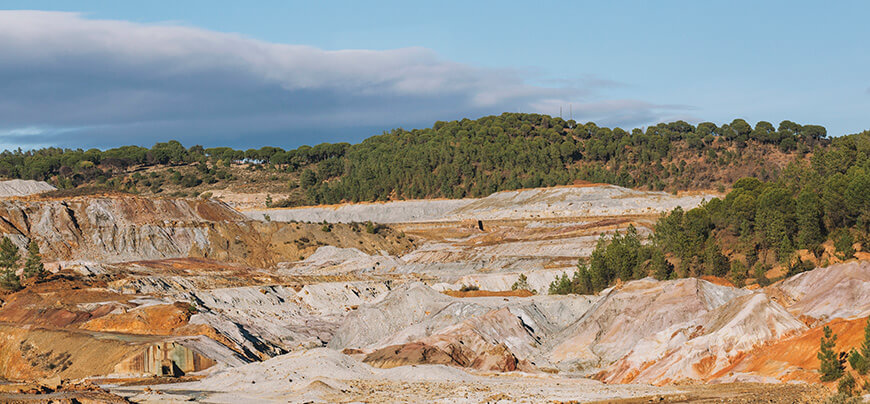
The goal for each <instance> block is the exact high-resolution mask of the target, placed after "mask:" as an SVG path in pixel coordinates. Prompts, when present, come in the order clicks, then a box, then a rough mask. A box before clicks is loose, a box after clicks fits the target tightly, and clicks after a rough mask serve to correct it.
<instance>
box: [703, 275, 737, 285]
mask: <svg viewBox="0 0 870 404" xmlns="http://www.w3.org/2000/svg"><path fill="white" fill-rule="evenodd" d="M701 279H703V280H705V281H707V282H710V283H712V284H714V285H719V286H728V287H732V288H733V287H735V286H734V284H733V283H731V281H729V280H728V279H725V278H721V277H718V276H713V275H704V276H702V277H701Z"/></svg>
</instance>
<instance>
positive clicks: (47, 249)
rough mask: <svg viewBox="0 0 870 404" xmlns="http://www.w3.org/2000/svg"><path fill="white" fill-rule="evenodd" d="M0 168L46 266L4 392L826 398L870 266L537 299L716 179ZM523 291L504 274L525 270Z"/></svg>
mask: <svg viewBox="0 0 870 404" xmlns="http://www.w3.org/2000/svg"><path fill="white" fill-rule="evenodd" d="M50 189H51V186H49V185H48V184H45V183H38V182H27V181H17V182H7V183H3V184H0V194H2V195H3V198H2V199H0V233H3V234H2V236H5V237H8V238H9V239H10V240H11V241H12V242H13V243H14V244H15V246H16V247H17V248H19V249H20V251H21V254H24V253H26V249H27V246H28V245H29V243H31V242H36V244H37V245H38V246H39V249H40V252H41V255H42V259H43V261H44V263H45V268H46V270H47V271H48V272H50V273H49V274H48V275H47V276H46V277H45V278H44V279H43V280H41V281H39V282H33V283H25V284H24V285H23V286H24V287H23V288H22V289H21V290H18V291H15V292H8V293H5V294H2V295H0V401H2V402H39V401H43V402H49V401H55V402H141V403H151V402H155V403H156V402H160V403H165V402H176V401H178V402H181V401H198V402H222V403H242V402H443V403H481V402H487V403H509V402H525V403H540V402H595V401H608V402H625V403H634V402H638V403H640V402H650V401H656V402H659V401H661V402H690V401H698V402H720V401H723V402H724V401H728V402H756V401H763V402H819V401H821V400H823V398H824V397H825V396H826V395H828V394H830V393H831V392H832V391H833V390H831V389H832V388H835V387H831V385H830V383H827V384H825V383H821V382H820V374H819V372H818V368H819V360H818V358H817V356H816V353H817V351H818V347H819V340H820V337H821V335H822V333H823V331H822V330H823V328H824V327H825V326H829V327H830V328H831V329H833V330H834V331H835V332H836V333H837V334H838V336H839V340H838V341H837V343H838V348H839V349H840V350H848V349H850V348H852V347H857V346H859V345H860V344H861V341H862V340H863V338H864V327H865V325H866V323H867V317H868V316H870V262H868V261H861V260H854V259H853V260H851V261H847V262H842V263H837V264H833V265H829V266H827V267H819V268H815V269H812V270H809V271H806V272H803V273H800V274H798V275H795V276H792V277H787V278H785V279H783V280H780V281H778V282H776V283H773V284H771V285H768V286H764V287H755V288H749V287H746V288H738V287H735V286H733V285H732V284H731V283H729V282H727V281H725V280H724V279H721V278H703V279H702V278H683V279H674V280H665V281H659V280H655V279H653V278H645V279H639V280H633V281H628V282H618V283H617V284H616V285H615V286H613V287H611V288H608V289H605V290H603V291H601V292H600V293H598V294H595V295H549V294H548V293H547V291H548V286H549V285H550V283H551V282H553V281H554V280H555V279H556V278H557V277H559V276H561V275H562V274H563V273H567V274H571V273H573V271H574V270H575V269H576V266H577V262H578V259H581V258H585V257H589V255H590V254H591V253H592V251H593V249H594V248H595V245H596V242H597V240H598V239H599V236H601V235H602V234H611V233H614V232H616V231H618V230H620V229H626V228H627V227H628V226H629V225H632V226H634V227H635V228H636V229H637V230H638V233H639V234H640V235H642V236H646V235H649V234H650V233H651V231H652V226H653V225H654V224H655V223H656V220H657V219H658V218H659V217H660V216H661V215H662V213H665V212H668V211H671V210H672V209H674V208H675V207H678V206H680V207H682V208H683V209H686V210H688V209H691V208H693V207H696V206H698V205H699V204H701V203H702V202H703V201H704V200H709V199H710V198H712V197H713V196H715V195H712V194H703V193H694V194H689V195H673V194H667V193H659V192H644V191H636V190H630V189H625V188H620V187H617V186H612V185H587V186H566V187H555V188H541V189H527V190H519V191H506V192H498V193H495V194H492V195H490V196H488V197H485V198H480V199H460V200H450V201H446V200H421V201H397V202H387V203H369V204H348V205H338V206H322V207H305V208H287V209H257V210H236V209H234V208H233V207H232V206H230V205H228V204H226V203H224V202H222V201H220V200H217V199H210V200H208V199H196V198H175V199H173V198H154V197H141V196H136V195H131V194H103V195H84V196H73V197H53V196H50V195H51V194H50V193H49V194H45V195H43V194H40V192H44V191H48V190H50ZM521 276H522V277H523V279H524V280H525V281H526V283H527V285H528V288H527V289H530V290H526V288H524V289H522V290H514V289H515V288H513V287H512V286H513V285H514V284H515V283H516V282H517V281H518V280H519V279H520V277H521Z"/></svg>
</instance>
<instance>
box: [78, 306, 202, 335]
mask: <svg viewBox="0 0 870 404" xmlns="http://www.w3.org/2000/svg"><path fill="white" fill-rule="evenodd" d="M191 314H192V311H191V310H189V305H187V304H186V303H180V302H176V303H175V304H159V305H154V306H147V307H143V308H139V309H134V310H130V311H128V312H126V313H118V314H108V315H105V316H103V317H99V318H94V319H91V320H90V321H88V322H86V323H84V324H82V326H81V328H83V329H86V330H92V331H102V332H117V333H125V334H140V335H171V334H173V333H174V332H175V330H176V329H178V328H179V327H182V326H184V325H187V321H188V320H189V319H190V315H191Z"/></svg>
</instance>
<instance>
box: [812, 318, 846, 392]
mask: <svg viewBox="0 0 870 404" xmlns="http://www.w3.org/2000/svg"><path fill="white" fill-rule="evenodd" d="M822 330H823V331H824V333H825V335H824V336H822V338H821V340H820V341H819V353H818V354H817V355H816V357H817V358H819V362H820V363H819V372H820V373H821V374H822V377H821V381H823V382H830V381H834V380H837V379H839V378H840V377H841V376H843V368H844V366H843V362H842V361H840V358H839V355H838V354H837V352H835V351H834V348H835V347H836V345H837V335H836V334H834V332H833V331H831V328H830V327H828V326H825V328H823V329H822Z"/></svg>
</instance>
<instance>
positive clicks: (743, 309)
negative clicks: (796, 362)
mask: <svg viewBox="0 0 870 404" xmlns="http://www.w3.org/2000/svg"><path fill="white" fill-rule="evenodd" d="M807 329H808V328H807V326H806V325H804V324H803V323H802V322H800V321H799V320H798V319H797V318H795V317H794V316H792V315H791V314H789V313H788V312H787V311H786V310H785V309H784V308H783V307H782V306H780V305H779V304H777V303H775V302H773V301H771V300H770V298H768V297H767V295H765V294H763V293H755V294H751V295H746V296H740V297H737V298H734V299H732V300H731V301H729V302H728V303H726V304H724V305H722V306H719V307H717V308H715V309H713V310H712V311H710V312H708V313H706V314H703V315H701V316H700V317H697V318H695V319H692V320H690V321H688V322H685V323H682V324H677V325H674V326H672V327H669V328H667V329H665V330H663V331H661V332H659V333H656V334H654V335H651V336H649V337H646V338H643V339H641V340H640V341H638V342H637V344H635V346H634V348H632V350H631V352H630V353H629V354H628V355H626V356H625V357H624V358H622V359H620V360H619V361H617V362H616V363H615V364H613V365H612V366H611V367H609V368H608V369H607V370H606V371H604V372H602V375H601V378H602V379H603V380H605V381H607V382H611V383H630V382H640V383H652V384H666V383H672V382H679V381H684V380H695V381H703V380H708V379H710V378H711V376H712V375H715V374H717V373H718V372H719V371H721V370H722V369H724V368H726V367H728V366H730V365H731V362H732V360H733V359H735V358H737V357H738V356H739V355H741V354H743V353H745V352H749V351H750V350H752V349H753V348H755V347H758V346H761V345H762V344H765V343H767V342H770V341H776V340H778V339H781V338H783V337H786V336H789V335H794V334H799V333H802V332H804V331H806V330H807Z"/></svg>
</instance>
